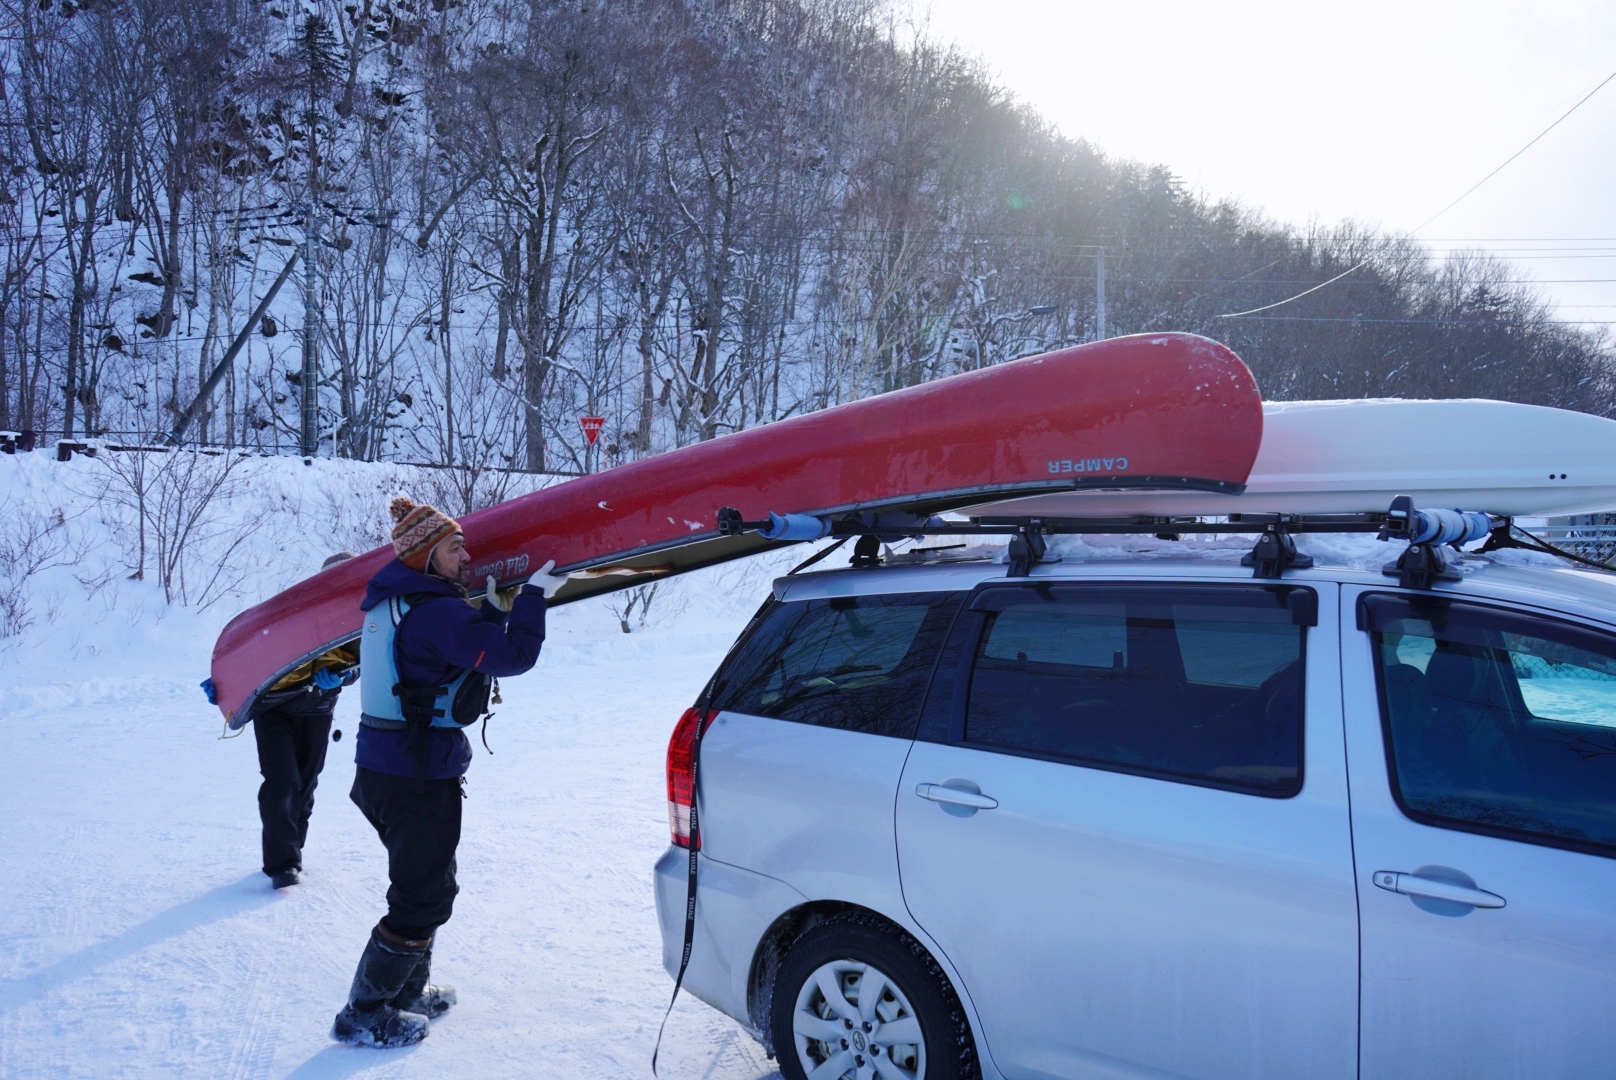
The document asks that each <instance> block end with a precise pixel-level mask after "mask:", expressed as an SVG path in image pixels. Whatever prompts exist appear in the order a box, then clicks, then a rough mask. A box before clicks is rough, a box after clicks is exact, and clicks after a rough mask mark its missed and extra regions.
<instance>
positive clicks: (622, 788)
mask: <svg viewBox="0 0 1616 1080" xmlns="http://www.w3.org/2000/svg"><path fill="white" fill-rule="evenodd" d="M120 457H123V458H125V461H124V467H127V465H128V462H127V456H126V455H120ZM203 460H204V461H211V460H214V459H203ZM109 464H110V463H108V462H102V461H88V460H83V459H76V460H74V461H73V462H70V463H67V464H58V463H56V462H54V461H49V460H46V458H45V456H44V455H42V454H33V455H18V456H17V457H15V458H9V457H0V541H3V543H4V548H5V550H4V551H3V553H0V590H3V592H0V603H3V604H4V605H5V606H4V607H3V608H0V614H4V615H5V618H6V619H7V620H9V621H8V622H7V632H6V633H5V636H3V637H0V703H3V707H0V725H3V731H4V740H5V751H6V759H7V762H8V766H7V768H6V770H5V775H6V780H5V782H4V783H3V784H0V821H4V823H5V824H4V827H3V830H4V831H3V835H4V839H5V842H4V844H3V845H0V911H4V912H5V917H4V919H3V920H0V1076H5V1077H35V1076H50V1077H58V1076H84V1077H115V1076H210V1077H214V1076H217V1077H225V1076H230V1077H259V1076H276V1077H281V1076H289V1075H290V1076H297V1077H321V1076H350V1075H356V1074H364V1075H374V1076H416V1075H420V1076H427V1075H432V1076H476V1077H500V1076H524V1077H532V1076H557V1077H560V1076H566V1077H619V1076H623V1077H630V1076H645V1075H648V1074H649V1071H650V1070H649V1061H650V1055H651V1047H652V1043H653V1040H654V1038H655V1035H656V1026H657V1023H658V1022H659V1020H660V1018H661V1014H662V1010H663V1008H664V1007H665V1005H666V1003H667V997H668V994H669V992H670V990H671V982H670V980H669V979H668V978H667V976H666V975H665V974H664V973H663V971H662V969H661V944H660V939H659V935H658V932H657V928H656V922H655V915H654V909H653V901H652V895H651V887H650V874H651V864H652V862H653V861H654V860H655V859H656V857H657V856H658V854H660V852H661V851H662V850H663V848H664V847H665V846H666V844H667V814H666V794H665V790H664V786H663V785H664V781H663V754H664V750H665V747H666V741H667V737H668V733H669V731H670V730H671V728H672V726H673V723H674V721H675V720H676V719H677V717H678V715H679V713H680V712H681V711H682V710H683V709H684V708H685V707H686V706H687V705H688V704H689V703H690V701H691V700H692V698H693V697H694V695H695V694H696V692H697V691H698V689H699V688H700V684H701V682H702V680H703V679H704V678H705V676H706V674H707V673H708V672H709V671H710V670H711V669H712V667H713V665H714V664H715V663H716V661H717V660H718V658H719V657H720V656H721V655H722V654H723V652H724V650H725V649H726V648H727V647H728V645H729V644H730V642H731V641H732V640H733V638H734V636H735V634H736V633H737V632H738V631H739V628H740V626H741V624H742V623H743V622H744V620H745V618H746V616H747V615H748V614H749V613H750V611H751V610H752V609H753V608H754V607H755V606H756V603H757V600H758V598H759V597H760V596H761V595H762V594H763V591H764V590H765V589H766V588H767V582H768V580H769V578H770V577H771V576H772V574H773V573H774V572H776V570H777V569H778V567H777V566H765V565H762V564H761V563H757V564H748V565H740V566H734V567H730V568H720V569H718V570H714V571H706V572H703V573H702V574H699V575H691V576H689V577H688V578H685V579H682V580H680V581H679V582H677V583H676V584H675V585H674V586H673V587H672V589H671V591H670V593H669V594H668V595H659V596H658V598H657V600H656V601H655V602H654V603H653V605H652V608H651V611H650V624H649V625H648V626H647V627H645V628H639V627H638V626H636V628H635V632H634V633H632V634H630V635H624V634H623V633H622V632H621V630H620V629H619V624H618V617H617V615H616V614H615V613H614V612H613V611H612V610H611V609H610V606H609V602H608V601H605V600H593V601H583V602H580V603H577V604H574V605H570V606H567V607H564V608H561V609H559V610H557V611H556V612H554V613H553V615H552V621H551V631H550V638H549V641H548V642H547V644H546V646H545V649H544V653H543V655H542V657H541V658H540V661H539V664H538V667H537V668H536V669H535V670H534V671H533V672H531V673H530V674H528V675H526V676H523V677H521V678H517V679H511V680H502V681H501V685H502V688H503V693H504V698H505V703H504V704H503V705H502V706H500V707H498V708H497V709H496V715H495V717H494V718H493V720H492V721H491V722H490V723H489V725H488V743H489V746H490V747H491V748H492V750H493V754H492V756H490V755H489V754H487V753H485V752H484V751H483V749H482V746H481V744H480V741H478V740H476V739H474V740H473V741H474V744H475V745H476V753H477V760H476V761H475V762H474V764H473V766H472V769H471V773H470V776H469V785H468V791H469V800H468V802H467V804H466V826H465V828H466V832H465V839H464V840H463V842H462V844H461V847H460V854H459V862H460V883H461V894H460V897H459V899H458V900H457V902H456V906H455V915H454V918H453V919H452V920H451V921H450V923H449V924H448V925H447V926H445V927H444V929H443V930H442V932H441V933H440V935H439V938H438V946H437V950H436V964H435V967H434V973H435V974H437V975H439V976H440V977H441V978H443V979H444V980H446V981H448V982H451V983H453V984H455V985H456V986H457V987H458V989H459V992H460V1001H461V1004H460V1005H459V1007H458V1008H457V1009H456V1010H455V1011H454V1012H453V1013H451V1014H450V1016H449V1017H448V1018H447V1019H445V1020H444V1021H442V1022H440V1023H439V1024H437V1025H436V1027H435V1028H434V1030H433V1033H432V1036H431V1038H429V1039H427V1041H426V1042H425V1043H423V1044H421V1045H420V1046H418V1047H415V1048H411V1049H408V1050H401V1051H381V1052H377V1051H368V1050H356V1049H350V1048H347V1047H340V1046H337V1045H335V1044H333V1043H331V1042H330V1041H329V1040H328V1039H327V1037H326V1032H327V1030H328V1029H329V1027H330V1023H331V1017H332V1015H333V1014H334V1013H335V1012H336V1010H337V1008H338V1007H339V1006H340V1005H341V1004H342V1002H343V1000H344V999H345V995H346V993H347V988H348V983H349V980H350V979H351V978H352V975H353V967H354V963H355V961H356V960H357V957H358V955H359V951H360V949H361V947H362V946H363V944H364V941H365V936H366V934H367V932H368V930H369V928H370V927H371V926H372V925H373V924H374V922H375V920H376V918H377V917H378V915H379V914H381V913H382V911H384V910H385V904H384V901H383V894H384V892H385V889H386V863H385V857H384V853H383V851H382V848H381V845H380V844H379V843H378V842H377V840H376V837H375V835H374V834H373V833H372V832H371V831H370V829H369V826H368V825H366V824H365V822H364V820H363V818H362V817H361V816H360V814H359V811H358V810H357V809H356V808H355V807H354V806H353V805H352V804H351V803H350V802H349V801H348V799H347V791H348V787H349V785H350V783H351V782H352V777H353V759H352V753H351V750H350V747H351V745H352V733H353V730H354V726H355V723H356V722H357V710H358V697H357V694H355V693H353V692H349V693H348V694H346V695H345V696H344V698H343V699H342V701H341V702H340V704H339V706H338V710H337V723H336V727H337V728H339V729H340V730H341V731H342V732H343V735H344V737H343V739H342V741H341V742H339V743H337V744H336V745H334V746H332V747H331V753H330V756H329V758H328V763H327V766H326V769H325V772H324V774H323V775H322V777H321V782H320V788H319V793H318V797H317V806H316V809H315V813H314V818H313V822H312V825H311V828H310V837H309V843H308V847H307V849H306V851H305V856H304V862H305V875H304V884H303V885H302V886H300V887H298V888H295V889H292V890H289V891H287V892H286V893H275V892H273V891H271V890H270V889H269V887H268V885H267V881H266V879H265V878H264V876H263V875H262V874H261V873H260V872H259V870H258V863H259V851H258V818H257V812H256V803H255V797H256V792H257V786H258V780H259V778H258V775H257V761H256V755H255V753H254V746H253V741H252V735H251V732H250V731H249V732H247V733H246V735H245V737H244V738H242V739H240V740H233V741H220V740H219V739H218V735H219V733H220V727H221V724H220V720H219V716H218V714H217V712H216V711H215V710H213V709H212V708H210V707H209V706H208V705H207V704H206V702H205V701H204V700H203V698H202V695H201V693H200V691H199V690H198V689H197V686H196V684H197V682H198V681H199V680H200V679H201V678H202V677H203V676H204V675H205V674H206V673H207V669H208V657H209V654H210V652H211V648H212V644H213V640H214V638H215V636H216V634H217V632H218V630H219V628H220V627H221V626H223V624H224V623H225V622H226V621H227V620H228V619H229V618H230V617H231V616H232V615H233V614H234V613H235V612H236V611H237V610H239V609H240V608H241V607H243V606H245V605H246V604H247V603H250V602H252V601H255V600H256V599H259V598H262V597H263V596H266V595H269V594H270V593H272V592H274V591H276V590H278V589H280V588H282V587H284V586H285V585H287V584H289V583H290V582H292V581H294V580H296V579H297V578H298V577H300V576H302V575H304V574H306V573H308V572H311V571H312V570H313V569H314V568H316V567H317V566H318V565H319V561H320V559H321V558H323V557H324V556H325V555H326V554H327V553H329V552H330V551H331V550H334V549H336V548H338V547H350V548H353V549H355V550H360V549H362V548H364V547H366V546H369V545H370V544H372V543H373V542H374V541H376V540H377V539H379V536H380V533H379V530H380V522H381V515H382V513H383V508H384V506H385V501H386V496H387V495H389V494H391V493H394V492H397V491H407V492H409V493H411V494H414V495H416V496H417V497H428V498H436V497H437V496H436V495H434V494H433V493H431V492H430V491H426V490H424V485H425V484H427V483H428V482H429V478H427V479H423V476H422V475H421V474H413V473H411V472H410V471H408V470H403V469H397V468H393V467H390V466H378V465H356V464H351V463H344V462H329V461H324V462H317V463H316V464H315V465H313V466H309V467H305V466H303V465H302V464H301V463H300V462H298V461H297V460H296V459H291V460H287V459H267V460H265V459H246V460H245V461H244V462H243V463H242V464H241V465H240V467H239V468H238V469H237V470H236V471H235V472H233V473H232V474H231V477H232V478H233V479H235V480H239V481H240V483H239V485H238V486H237V489H236V490H235V492H234V494H233V496H232V497H231V498H230V499H228V500H227V501H221V502H220V504H219V505H218V506H217V507H216V508H215V509H216V511H217V512H216V513H213V515H212V516H211V518H208V519H207V521H206V522H205V525H204V527H199V528H198V531H197V533H196V534H195V541H194V542H195V543H196V544H197V547H196V549H195V550H194V551H192V552H190V553H188V554H183V555H182V556H180V557H179V558H178V561H177V563H176V564H175V573H173V574H170V575H169V576H168V578H167V581H168V585H167V588H168V591H169V592H170V594H172V595H174V596H175V599H176V602H175V603H174V604H170V603H168V602H167V600H166V599H165V584H164V579H163V578H162V575H160V574H159V573H158V571H157V570H155V569H154V568H153V566H154V564H153V563H152V561H151V558H152V556H153V552H155V549H156V547H157V546H158V539H157V538H156V537H154V536H153V535H151V533H152V531H153V526H152V525H151V524H150V523H148V529H147V532H148V536H147V544H148V549H149V550H148V563H147V571H146V575H145V579H144V580H139V581H131V580H128V577H129V574H130V572H131V571H130V569H129V566H130V563H131V560H132V558H133V557H134V554H135V553H136V552H137V548H138V544H139V536H138V531H139V530H138V526H137V525H136V524H135V521H134V519H133V516H132V515H131V513H130V511H129V510H128V507H127V506H126V505H124V504H122V503H120V502H119V501H118V499H116V498H114V497H113V496H114V492H115V489H116V487H117V484H118V481H117V479H116V477H115V476H113V475H112V473H111V471H110V469H109ZM154 490H155V489H154ZM170 494H172V492H171V493H170ZM165 542H166V541H165ZM27 554H31V555H32V556H33V562H39V561H40V560H43V565H41V566H39V567H38V568H37V569H35V570H34V572H32V573H24V572H25V571H27V570H29V569H30V568H31V567H32V563H31V562H30V560H29V559H28V558H25V557H22V556H24V555H27ZM169 554H170V555H172V554H173V552H172V551H170V553H169ZM182 589H183V590H184V591H185V592H186V594H187V595H188V596H189V597H190V598H192V599H193V606H190V607H186V606H182V605H180V604H179V603H178V602H177V601H178V596H179V592H180V591H181V590H182ZM198 605H201V606H198ZM659 619H660V622H659ZM19 628H20V629H19ZM661 1071H662V1075H663V1076H664V1077H672V1078H679V1077H722V1078H737V1080H738V1078H758V1077H769V1076H774V1075H776V1073H775V1072H774V1069H773V1063H772V1062H769V1061H767V1060H765V1058H764V1057H763V1054H762V1051H761V1050H760V1049H759V1048H758V1047H757V1045H756V1044H755V1043H753V1042H752V1041H751V1040H750V1039H749V1038H748V1037H747V1036H746V1035H745V1034H744V1033H742V1032H741V1031H740V1030H739V1029H738V1027H737V1026H736V1025H735V1024H733V1023H732V1022H730V1021H729V1020H728V1019H726V1018H724V1017H722V1016H720V1015H719V1014H717V1013H716V1012H714V1011H713V1010H711V1009H709V1008H707V1007H705V1006H702V1005H699V1004H696V1003H694V1002H692V1001H691V1000H690V999H688V998H682V999H681V1001H680V1004H679V1006H678V1008H677V1009H676V1010H675V1012H674V1015H673V1018H672V1019H671V1020H670V1022H669V1028H668V1037H667V1041H666V1043H665V1046H664V1050H663V1056H662V1062H661Z"/></svg>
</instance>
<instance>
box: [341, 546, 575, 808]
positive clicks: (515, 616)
mask: <svg viewBox="0 0 1616 1080" xmlns="http://www.w3.org/2000/svg"><path fill="white" fill-rule="evenodd" d="M394 597H403V598H404V599H405V601H406V602H407V603H408V604H409V605H410V609H409V611H408V612H406V613H405V615H404V618H403V620H402V621H401V622H400V623H399V625H398V633H397V636H396V638H395V641H396V652H397V658H398V677H399V681H400V682H402V683H404V684H405V685H406V686H419V687H427V686H443V685H445V684H447V683H448V682H449V681H450V680H452V679H454V678H455V677H456V676H458V675H459V674H460V672H461V670H462V669H464V668H476V669H477V670H478V671H481V672H482V673H484V674H485V675H492V676H495V677H498V676H502V675H520V674H521V673H522V672H524V671H527V670H528V669H529V668H531V667H532V666H533V665H534V664H535V663H537V662H538V659H539V647H540V646H541V645H543V644H544V595H543V594H542V593H540V592H538V591H537V590H525V591H524V592H523V593H522V595H520V596H518V597H517V598H516V603H515V604H514V605H512V608H511V611H510V613H509V614H506V613H505V612H503V611H500V610H499V609H498V608H496V607H494V606H493V605H492V604H488V603H484V604H483V606H482V608H481V609H478V608H474V607H472V606H471V605H470V604H468V603H466V601H465V598H464V596H463V595H462V594H461V591H460V589H458V588H457V587H455V586H454V585H451V584H450V583H449V582H447V581H444V580H443V579H442V578H437V577H432V576H431V575H429V574H423V573H421V572H420V571H418V570H411V569H410V568H409V567H408V566H405V565H404V564H403V563H402V562H400V561H399V560H397V559H394V560H393V561H392V562H390V563H388V564H387V565H386V566H384V567H382V568H381V570H380V571H379V572H378V573H377V574H376V576H375V577H373V578H371V579H370V586H369V588H368V589H367V590H366V592H365V599H364V602H363V603H361V604H360V605H359V606H360V608H361V609H362V610H364V611H369V610H370V609H371V608H373V607H376V606H377V605H378V604H385V603H386V602H387V601H389V600H391V599H392V598H394ZM377 674H380V673H379V672H378V673H377ZM367 676H368V677H372V678H374V677H375V676H371V675H370V674H369V673H368V672H361V675H360V677H361V678H365V677H367ZM416 745H417V744H416V742H415V736H414V734H413V733H412V732H410V731H407V730H399V731H384V730H382V729H380V728H373V727H370V726H369V725H367V724H361V725H359V734H358V736H357V737H356V738H355V739H354V762H355V764H357V765H360V766H361V767H363V768H366V769H374V770H376V771H377V772H385V773H393V774H394V775H396V776H415V775H417V769H418V762H417V758H416V750H415V747H416ZM470 764H471V742H470V741H469V740H468V739H467V738H466V733H465V732H464V731H461V730H459V729H457V728H440V727H434V728H428V729H427V760H426V778H427V779H428V780H445V779H450V778H453V777H456V776H464V775H465V773H466V768H467V767H468V766H469V765H470Z"/></svg>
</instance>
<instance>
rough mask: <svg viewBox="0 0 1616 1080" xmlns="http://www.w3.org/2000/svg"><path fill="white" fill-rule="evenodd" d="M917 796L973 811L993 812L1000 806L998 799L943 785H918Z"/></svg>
mask: <svg viewBox="0 0 1616 1080" xmlns="http://www.w3.org/2000/svg"><path fill="white" fill-rule="evenodd" d="M915 794H916V795H919V796H920V797H921V798H922V799H930V800H931V801H932V802H939V803H948V804H950V805H951V806H969V807H970V808H971V809H972V810H992V809H993V808H995V807H996V806H998V805H999V800H998V799H994V798H990V797H989V796H987V795H984V794H982V793H981V792H980V791H966V790H965V789H963V788H957V787H948V786H946V785H943V784H916V785H915Z"/></svg>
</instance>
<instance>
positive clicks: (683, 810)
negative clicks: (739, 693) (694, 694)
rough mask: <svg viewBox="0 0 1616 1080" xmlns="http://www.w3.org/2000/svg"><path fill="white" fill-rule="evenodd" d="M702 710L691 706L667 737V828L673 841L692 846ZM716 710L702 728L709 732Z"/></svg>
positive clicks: (682, 845) (710, 713) (709, 715)
mask: <svg viewBox="0 0 1616 1080" xmlns="http://www.w3.org/2000/svg"><path fill="white" fill-rule="evenodd" d="M700 715H701V710H699V709H696V708H689V709H686V710H685V714H684V715H683V716H681V717H680V718H679V722H678V723H677V724H675V725H674V726H673V738H671V739H669V740H668V829H669V831H670V832H672V833H673V842H674V843H675V844H677V845H679V846H680V847H682V848H687V847H689V846H690V799H691V787H690V771H691V765H692V763H693V762H694V760H695V751H696V720H697V718H698V717H700ZM717 715H718V712H717V711H716V710H714V711H712V712H709V713H708V714H707V719H706V720H704V721H702V724H701V730H702V731H706V730H707V729H708V728H709V727H710V726H711V725H712V722H713V717H715V716H717Z"/></svg>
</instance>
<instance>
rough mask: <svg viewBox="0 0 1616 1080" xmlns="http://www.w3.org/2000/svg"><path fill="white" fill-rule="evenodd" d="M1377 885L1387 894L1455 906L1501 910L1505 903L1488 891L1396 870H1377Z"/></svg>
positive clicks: (1501, 898) (1502, 899)
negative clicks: (1446, 902) (1444, 902)
mask: <svg viewBox="0 0 1616 1080" xmlns="http://www.w3.org/2000/svg"><path fill="white" fill-rule="evenodd" d="M1375 884H1376V885H1378V886H1380V887H1381V888H1382V889H1385V890H1386V891H1387V892H1394V893H1402V894H1403V895H1404V896H1423V897H1425V898H1427V899H1429V900H1446V901H1448V902H1449V903H1453V904H1469V905H1470V906H1471V907H1480V908H1501V907H1503V906H1504V903H1505V900H1504V898H1503V897H1502V896H1499V895H1498V894H1497V893H1490V892H1488V891H1487V890H1486V889H1474V888H1471V887H1470V886H1468V885H1460V884H1459V883H1457V882H1453V881H1437V880H1436V879H1435V878H1428V877H1418V876H1416V875H1414V874H1400V873H1398V872H1397V871H1395V870H1376V871H1375Z"/></svg>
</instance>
